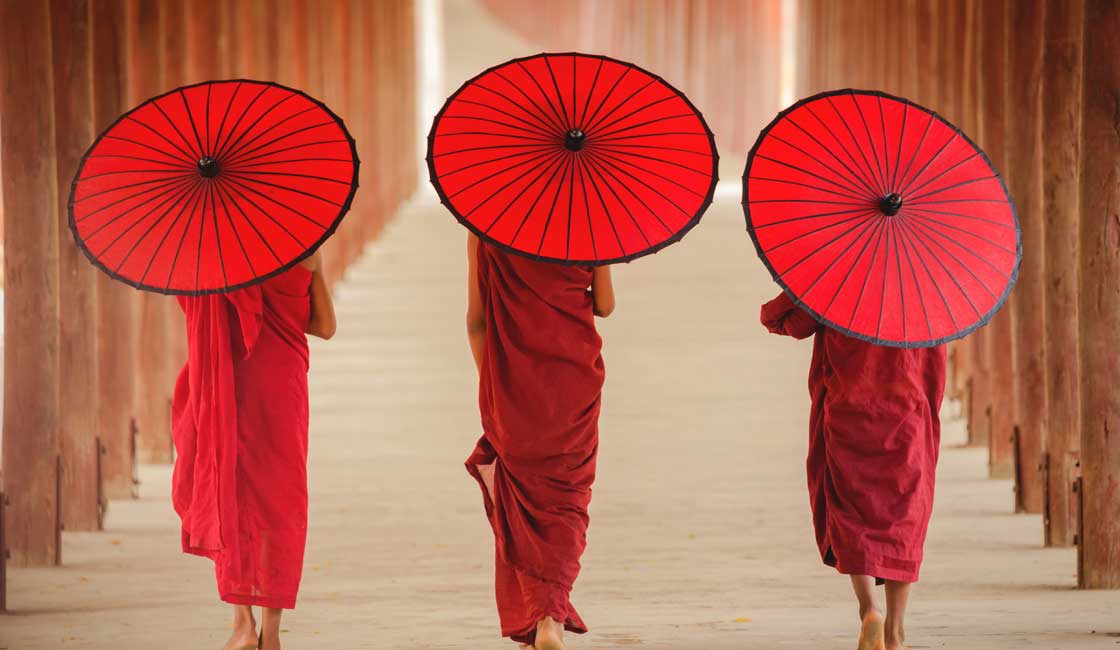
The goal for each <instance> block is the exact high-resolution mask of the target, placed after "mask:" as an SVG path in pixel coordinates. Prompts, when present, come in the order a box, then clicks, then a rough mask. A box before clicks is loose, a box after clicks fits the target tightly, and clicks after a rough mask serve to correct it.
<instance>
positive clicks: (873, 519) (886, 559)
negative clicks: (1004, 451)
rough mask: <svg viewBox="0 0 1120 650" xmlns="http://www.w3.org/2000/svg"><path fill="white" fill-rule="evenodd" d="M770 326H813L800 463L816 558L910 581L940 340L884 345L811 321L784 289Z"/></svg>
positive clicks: (921, 534)
mask: <svg viewBox="0 0 1120 650" xmlns="http://www.w3.org/2000/svg"><path fill="white" fill-rule="evenodd" d="M762 323H763V324H764V325H765V326H766V327H767V328H768V329H769V330H770V331H771V332H773V333H776V334H783V335H786V336H792V337H795V338H799V339H803V338H807V337H809V336H813V335H815V342H814V346H813V361H812V365H811V367H810V369H809V393H810V395H811V396H812V400H813V405H812V414H811V416H810V421H809V457H808V460H807V463H806V468H807V473H808V483H809V502H810V505H811V506H812V511H813V524H814V528H815V530H816V537H817V546H818V548H819V550H820V553H821V558H822V560H823V561H824V562H825V564H828V565H830V566H833V567H835V568H836V569H837V570H838V571H839V572H840V573H845V574H850V575H870V576H874V577H876V578H877V579H879V580H880V581H881V580H895V581H900V582H916V581H917V579H918V573H919V569H920V567H921V563H922V547H923V545H924V544H925V538H926V529H927V527H928V525H929V518H930V513H931V511H932V509H933V491H934V478H935V473H936V470H937V455H938V446H939V444H940V438H941V422H940V419H939V416H938V412H939V409H940V408H941V398H942V394H943V392H944V388H945V348H944V346H937V347H932V348H908V349H907V348H892V347H884V346H878V345H873V344H870V343H866V342H864V341H860V340H857V339H854V338H850V337H847V336H844V335H843V334H841V333H839V332H837V331H836V330H833V329H831V328H828V327H824V326H822V325H820V324H819V323H817V321H815V320H814V319H813V318H812V317H811V316H810V315H809V314H808V313H806V312H805V311H803V310H801V309H800V308H798V307H797V306H796V305H794V304H793V302H792V301H791V300H790V299H789V297H787V296H786V295H785V294H784V293H783V294H781V295H780V296H778V297H777V298H775V299H774V300H772V301H770V302H769V303H767V304H765V305H764V306H763V307H762Z"/></svg>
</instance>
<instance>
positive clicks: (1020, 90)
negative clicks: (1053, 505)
mask: <svg viewBox="0 0 1120 650" xmlns="http://www.w3.org/2000/svg"><path fill="white" fill-rule="evenodd" d="M1045 9H1046V6H1045V4H1043V0H1014V1H1013V2H1011V3H1010V7H1009V11H1010V13H1009V23H1008V25H1009V29H1010V32H1009V33H1011V34H1015V38H1013V39H1010V56H1009V66H1008V83H1007V104H1006V109H1005V113H1006V115H1007V124H1008V129H1009V131H1010V132H1011V133H1014V134H1015V137H1011V138H1008V139H1007V184H1008V187H1009V189H1010V190H1011V196H1012V197H1013V198H1014V200H1015V204H1016V208H1017V211H1018V214H1019V225H1020V227H1021V228H1022V231H1023V261H1022V264H1021V265H1020V268H1019V281H1018V284H1017V285H1016V287H1015V290H1014V295H1013V296H1012V299H1011V312H1012V322H1013V324H1014V332H1015V335H1014V340H1015V342H1014V345H1015V355H1014V357H1015V379H1016V385H1015V391H1016V393H1017V396H1018V399H1017V400H1016V412H1015V425H1016V427H1017V429H1018V431H1019V454H1018V462H1020V463H1021V467H1019V468H1018V470H1017V471H1016V473H1015V474H1016V477H1017V479H1018V480H1017V481H1016V485H1015V505H1016V508H1015V509H1016V511H1019V512H1031V513H1041V512H1042V481H1041V478H1040V472H1039V460H1040V457H1041V454H1042V446H1043V443H1044V441H1045V439H1046V330H1045V320H1046V319H1045V317H1044V312H1045V308H1046V304H1045V295H1046V292H1045V276H1044V273H1045V268H1046V267H1045V246H1046V242H1045V235H1044V226H1043V214H1042V92H1041V89H1042V85H1041V84H1040V83H1039V79H1040V78H1041V75H1042V48H1041V47H1040V46H1039V44H1040V43H1042V35H1043V19H1044V16H1045Z"/></svg>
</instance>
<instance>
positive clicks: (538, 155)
mask: <svg viewBox="0 0 1120 650" xmlns="http://www.w3.org/2000/svg"><path fill="white" fill-rule="evenodd" d="M557 153H559V152H557V151H536V152H533V158H530V159H529V160H519V161H517V162H515V163H514V164H512V165H510V166H509V167H505V168H502V169H499V170H498V171H496V172H491V173H490V174H487V175H486V176H483V177H481V178H477V179H475V180H474V181H473V182H471V183H469V184H468V185H464V186H463V187H460V188H459V189H457V190H455V191H454V192H452V193H451V194H448V195H447V198H448V199H453V198H455V197H456V196H459V195H460V194H462V193H463V192H466V191H467V190H469V189H472V188H474V187H477V186H478V184H479V183H485V182H486V181H488V180H490V179H492V178H494V177H495V176H501V175H502V174H505V173H506V172H511V171H513V170H515V169H517V168H518V167H522V166H524V165H528V164H530V163H533V162H537V161H539V160H541V159H543V158H548V157H550V156H553V155H555V154H557ZM440 177H441V178H446V176H444V175H442V174H441V175H440Z"/></svg>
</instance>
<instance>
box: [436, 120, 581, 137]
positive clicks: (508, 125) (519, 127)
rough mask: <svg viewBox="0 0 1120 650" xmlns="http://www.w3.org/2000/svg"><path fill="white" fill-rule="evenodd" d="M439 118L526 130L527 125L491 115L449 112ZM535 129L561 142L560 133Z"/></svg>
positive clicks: (536, 131) (534, 129)
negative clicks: (502, 119)
mask: <svg viewBox="0 0 1120 650" xmlns="http://www.w3.org/2000/svg"><path fill="white" fill-rule="evenodd" d="M439 119H440V120H477V121H479V122H487V123H489V124H497V125H498V126H504V127H506V128H508V129H517V130H519V131H524V130H525V127H523V126H518V125H516V124H510V123H509V122H503V121H501V120H495V119H491V118H489V117H478V116H474V115H447V114H444V115H443V116H442V117H440V118H439ZM533 131H534V132H535V133H539V134H541V135H543V136H545V137H547V138H550V139H551V140H552V141H553V142H556V143H557V144H559V143H560V137H559V136H558V135H556V134H555V133H549V132H547V131H543V130H541V129H538V128H536V127H533Z"/></svg>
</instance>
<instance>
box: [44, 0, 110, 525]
mask: <svg viewBox="0 0 1120 650" xmlns="http://www.w3.org/2000/svg"><path fill="white" fill-rule="evenodd" d="M50 13H51V47H52V54H53V66H52V67H53V69H54V126H55V153H56V163H57V171H56V173H57V187H58V190H59V191H58V193H57V195H56V196H57V202H58V217H59V227H58V238H59V242H58V277H59V281H58V311H59V314H58V315H59V319H60V320H59V323H58V327H59V357H58V362H59V365H60V367H61V368H64V369H65V371H64V372H60V373H59V375H58V379H59V385H58V399H59V403H60V404H62V405H64V406H65V408H62V409H61V410H60V412H59V450H60V452H61V453H62V504H61V508H62V525H63V527H64V528H66V529H67V530H98V529H99V528H100V527H101V505H102V504H101V501H102V499H101V479H100V476H99V472H98V461H99V459H100V455H101V451H100V448H99V442H98V434H97V274H98V270H97V269H96V268H94V266H93V265H92V264H90V263H89V261H88V260H87V259H86V258H85V255H83V254H82V252H81V250H80V249H79V248H78V247H77V245H75V243H74V238H73V237H72V236H71V234H70V229H69V227H68V225H67V223H68V214H67V202H68V200H69V191H68V190H69V187H70V182H71V180H72V179H73V178H74V173H75V171H76V170H77V168H78V164H79V163H80V162H81V159H82V155H83V154H84V153H85V150H86V147H88V146H89V144H90V142H92V141H93V135H94V134H93V119H92V115H91V114H90V106H91V105H92V104H91V102H92V96H91V83H90V15H89V3H88V0H52V1H51V3H50Z"/></svg>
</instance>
